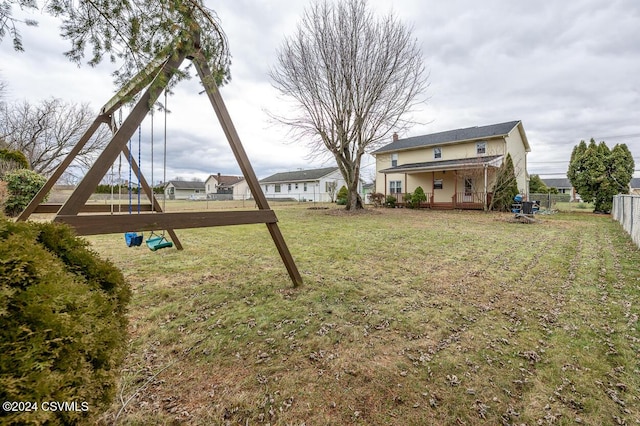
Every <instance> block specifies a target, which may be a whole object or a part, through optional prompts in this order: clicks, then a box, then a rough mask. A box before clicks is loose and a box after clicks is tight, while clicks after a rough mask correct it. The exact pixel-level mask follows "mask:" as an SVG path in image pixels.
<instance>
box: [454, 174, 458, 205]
mask: <svg viewBox="0 0 640 426" xmlns="http://www.w3.org/2000/svg"><path fill="white" fill-rule="evenodd" d="M456 207H458V171H457V170H454V171H453V208H454V209H455V208H456Z"/></svg>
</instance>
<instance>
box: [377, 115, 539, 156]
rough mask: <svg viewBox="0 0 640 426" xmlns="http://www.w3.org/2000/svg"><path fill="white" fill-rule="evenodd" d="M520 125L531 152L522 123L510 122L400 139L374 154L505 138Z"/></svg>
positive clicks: (523, 137)
mask: <svg viewBox="0 0 640 426" xmlns="http://www.w3.org/2000/svg"><path fill="white" fill-rule="evenodd" d="M518 125H520V127H521V128H520V132H521V135H522V139H523V140H524V143H525V148H526V149H527V151H529V150H530V148H529V142H528V141H527V137H526V136H525V134H524V130H523V129H522V122H521V121H519V120H517V121H508V122H506V123H499V124H490V125H488V126H480V127H478V126H475V127H467V128H464V129H456V130H447V131H446V132H439V133H431V134H429V135H422V136H414V137H411V138H405V139H398V140H397V141H395V142H391V143H390V144H388V145H385V146H383V147H382V148H380V149H378V150H376V151H374V152H373V154H381V153H384V152H392V151H402V150H407V149H415V148H422V147H426V146H433V145H442V144H449V143H456V142H466V141H472V140H477V139H485V138H494V137H503V136H506V135H508V134H509V133H511V131H512V130H513V129H514V128H515V127H516V126H518Z"/></svg>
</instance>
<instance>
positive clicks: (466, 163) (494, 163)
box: [380, 155, 503, 173]
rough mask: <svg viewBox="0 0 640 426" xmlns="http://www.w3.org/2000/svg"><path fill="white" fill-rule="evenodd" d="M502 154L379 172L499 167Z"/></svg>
mask: <svg viewBox="0 0 640 426" xmlns="http://www.w3.org/2000/svg"><path fill="white" fill-rule="evenodd" d="M502 158H503V156H502V155H487V156H486V157H475V158H464V159H461V160H443V161H428V162H425V163H410V164H403V165H401V166H396V167H391V168H389V169H384V170H380V173H409V172H413V173H418V172H420V173H422V172H429V171H440V170H464V169H476V168H478V167H481V166H484V165H487V166H491V167H499V166H500V164H502Z"/></svg>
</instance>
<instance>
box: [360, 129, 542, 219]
mask: <svg viewBox="0 0 640 426" xmlns="http://www.w3.org/2000/svg"><path fill="white" fill-rule="evenodd" d="M530 151H531V148H530V146H529V141H528V139H527V136H526V134H525V131H524V127H523V126H522V122H521V121H510V122H507V123H500V124H492V125H489V126H481V127H469V128H465V129H457V130H449V131H446V132H440V133H432V134H429V135H422V136H415V137H410V138H406V139H398V136H397V134H394V135H393V142H392V143H390V144H389V145H386V146H384V147H382V148H380V149H378V150H377V151H374V152H373V155H374V156H375V157H376V172H377V173H376V175H377V177H376V192H380V193H383V194H385V196H387V195H393V196H395V197H396V199H397V201H398V202H399V203H402V202H403V198H404V195H405V194H409V193H412V192H413V191H414V190H415V189H416V188H417V187H418V186H421V187H422V189H423V190H424V192H425V194H426V195H427V204H428V205H429V206H430V207H434V208H461V209H483V208H484V207H485V206H486V205H488V204H489V203H490V199H491V198H490V197H491V190H492V187H493V184H494V181H495V177H496V171H497V169H498V168H499V167H500V165H501V164H502V162H503V160H504V158H505V157H506V155H507V153H509V154H511V158H512V160H513V164H514V169H515V173H516V179H517V183H518V189H519V190H520V192H521V193H522V194H523V195H524V196H525V197H526V196H527V195H528V192H529V180H528V179H529V177H528V175H527V153H528V152H530ZM525 199H526V198H525Z"/></svg>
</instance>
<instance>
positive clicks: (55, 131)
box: [0, 99, 111, 176]
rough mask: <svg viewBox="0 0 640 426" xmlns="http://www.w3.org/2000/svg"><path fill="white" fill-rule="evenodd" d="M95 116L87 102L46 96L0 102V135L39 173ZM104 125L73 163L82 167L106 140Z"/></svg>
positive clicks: (62, 153) (50, 169)
mask: <svg viewBox="0 0 640 426" xmlns="http://www.w3.org/2000/svg"><path fill="white" fill-rule="evenodd" d="M94 118H95V112H94V111H91V109H90V108H89V105H88V104H82V105H76V104H68V103H64V102H63V101H62V100H60V99H48V100H44V101H42V102H41V103H40V104H39V105H32V104H30V103H29V102H27V101H23V102H19V103H15V104H7V103H4V104H2V105H0V139H4V141H5V142H6V144H7V145H8V147H10V148H11V149H14V150H18V151H21V152H22V153H23V154H24V155H25V156H26V157H27V160H28V161H29V164H30V166H31V168H32V169H33V170H34V171H35V172H37V173H40V174H42V175H45V176H47V175H49V174H51V173H52V172H53V171H54V170H55V169H56V167H58V165H59V164H60V162H61V161H62V160H63V159H64V157H65V156H66V155H67V153H68V152H69V151H70V150H71V149H72V148H73V147H74V146H75V145H76V143H77V142H78V140H79V139H80V137H81V136H82V135H83V133H84V132H85V130H86V129H87V127H89V125H90V124H91V123H92V121H93V119H94ZM110 137H111V133H110V131H109V129H108V128H107V127H106V126H102V127H101V128H100V129H99V131H98V132H97V133H96V134H95V135H94V136H93V137H92V138H91V140H90V141H89V142H88V143H87V144H86V145H85V147H84V148H83V149H82V151H81V152H80V154H79V155H78V156H77V159H78V163H77V164H76V166H77V167H86V166H87V165H88V164H91V163H92V161H93V159H94V158H93V156H94V155H95V154H96V153H98V151H99V150H100V149H102V148H103V147H104V146H105V145H106V143H107V142H108V141H109V139H110Z"/></svg>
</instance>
